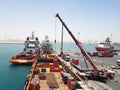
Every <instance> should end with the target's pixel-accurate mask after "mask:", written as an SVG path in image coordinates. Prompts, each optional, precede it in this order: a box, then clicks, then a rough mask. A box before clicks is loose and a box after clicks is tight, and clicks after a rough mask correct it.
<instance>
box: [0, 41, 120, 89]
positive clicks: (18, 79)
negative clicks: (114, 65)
mask: <svg viewBox="0 0 120 90" xmlns="http://www.w3.org/2000/svg"><path fill="white" fill-rule="evenodd" d="M83 45H84V47H85V49H86V50H87V51H89V52H93V51H95V45H93V44H92V45H91V44H90V45H89V44H83ZM53 47H54V50H56V51H60V49H61V46H60V43H57V44H54V43H53ZM23 48H24V45H23V44H0V90H23V89H24V84H25V80H26V76H27V75H28V74H29V72H30V69H31V65H13V64H11V63H9V59H10V58H11V57H12V56H14V55H16V54H17V53H19V52H21V51H23ZM63 49H64V51H79V49H78V47H77V46H76V45H75V44H74V43H64V45H63ZM117 49H120V47H117Z"/></svg>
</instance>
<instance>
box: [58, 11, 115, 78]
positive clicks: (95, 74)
mask: <svg viewBox="0 0 120 90" xmlns="http://www.w3.org/2000/svg"><path fill="white" fill-rule="evenodd" d="M56 17H57V18H58V19H59V20H60V22H61V23H62V25H63V26H64V27H65V29H66V30H67V32H68V33H69V34H70V36H71V37H72V39H73V40H74V42H75V43H76V45H77V46H78V48H79V49H80V51H81V53H82V54H83V56H84V57H85V58H86V60H88V62H89V63H90V64H91V66H92V67H93V70H92V72H91V74H90V76H91V77H95V78H99V77H100V78H114V75H115V74H114V73H113V72H111V71H108V70H99V69H98V67H97V66H96V64H95V62H94V60H93V59H92V57H91V56H90V55H89V54H88V53H87V51H86V49H85V48H84V47H83V45H82V43H81V42H79V41H78V40H77V39H76V38H75V36H74V35H73V34H72V32H71V31H70V30H69V28H68V27H67V26H66V24H65V23H64V22H63V20H62V19H61V17H60V16H59V14H58V13H57V14H56Z"/></svg>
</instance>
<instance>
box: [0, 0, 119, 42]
mask: <svg viewBox="0 0 120 90" xmlns="http://www.w3.org/2000/svg"><path fill="white" fill-rule="evenodd" d="M57 13H59V15H60V17H61V18H62V20H63V21H64V22H65V23H66V25H67V27H68V28H69V29H70V30H71V32H72V33H73V34H74V36H75V37H76V38H77V39H79V40H80V41H82V42H88V41H98V42H101V41H104V40H105V38H107V37H108V36H109V37H110V38H111V39H112V41H113V42H119V43H120V0H0V40H6V39H15V40H25V39H26V37H27V36H30V35H31V32H32V31H34V32H35V36H37V37H38V38H39V40H40V41H41V40H43V39H44V36H45V35H48V36H49V38H50V40H51V41H54V40H55V39H56V40H57V41H60V39H61V30H62V25H61V22H60V21H59V19H58V18H55V15H56V14H57ZM78 33H79V34H78ZM64 41H72V38H71V37H70V35H69V34H68V33H67V32H66V29H65V28H64Z"/></svg>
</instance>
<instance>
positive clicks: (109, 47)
mask: <svg viewBox="0 0 120 90" xmlns="http://www.w3.org/2000/svg"><path fill="white" fill-rule="evenodd" d="M95 48H96V50H97V51H108V50H112V49H114V47H113V45H112V44H111V41H110V38H109V37H107V38H106V40H105V42H102V43H100V44H98V45H97V46H96V47H95Z"/></svg>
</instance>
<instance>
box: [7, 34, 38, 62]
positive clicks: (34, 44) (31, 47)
mask: <svg viewBox="0 0 120 90" xmlns="http://www.w3.org/2000/svg"><path fill="white" fill-rule="evenodd" d="M24 44H25V48H24V50H23V51H22V52H21V53H18V54H17V55H15V56H13V57H12V58H11V59H10V60H9V62H10V63H13V64H32V63H33V62H35V60H36V59H37V58H38V56H39V51H40V44H39V40H38V37H34V32H32V36H31V37H27V38H26V41H25V42H24Z"/></svg>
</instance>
